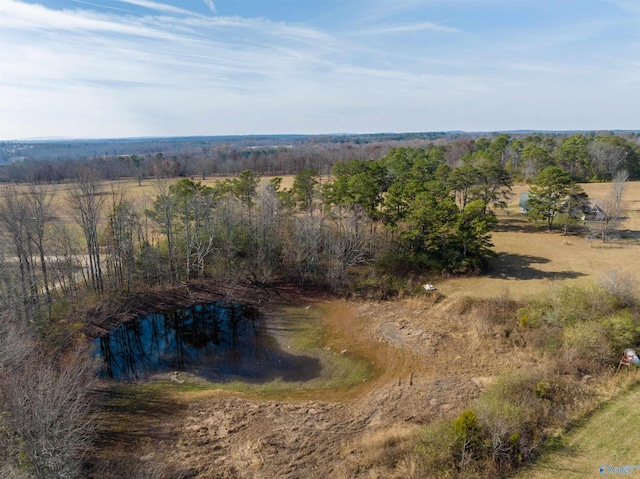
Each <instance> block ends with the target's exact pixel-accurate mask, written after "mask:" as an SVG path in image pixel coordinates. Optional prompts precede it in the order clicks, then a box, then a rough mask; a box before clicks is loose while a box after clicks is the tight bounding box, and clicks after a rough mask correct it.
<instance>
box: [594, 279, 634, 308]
mask: <svg viewBox="0 0 640 479" xmlns="http://www.w3.org/2000/svg"><path fill="white" fill-rule="evenodd" d="M598 284H599V285H600V287H601V288H602V289H603V290H604V291H606V292H607V294H609V295H610V296H611V297H612V298H613V299H614V300H615V302H616V303H617V305H618V306H619V307H622V308H625V307H629V306H633V305H634V304H635V303H636V298H635V295H636V293H637V283H636V280H635V278H634V277H633V275H631V274H629V273H621V272H619V271H615V270H612V271H608V272H606V273H605V274H603V275H602V276H601V277H600V279H599V281H598Z"/></svg>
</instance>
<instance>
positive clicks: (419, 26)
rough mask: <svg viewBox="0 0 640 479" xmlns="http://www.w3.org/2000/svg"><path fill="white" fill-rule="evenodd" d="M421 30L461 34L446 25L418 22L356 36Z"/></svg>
mask: <svg viewBox="0 0 640 479" xmlns="http://www.w3.org/2000/svg"><path fill="white" fill-rule="evenodd" d="M421 30H431V31H434V32H444V33H462V30H460V29H459V28H455V27H449V26H447V25H439V24H437V23H432V22H420V23H413V24H409V25H397V26H385V27H380V28H370V29H365V30H360V31H358V32H356V34H357V35H383V34H387V33H407V32H418V31H421Z"/></svg>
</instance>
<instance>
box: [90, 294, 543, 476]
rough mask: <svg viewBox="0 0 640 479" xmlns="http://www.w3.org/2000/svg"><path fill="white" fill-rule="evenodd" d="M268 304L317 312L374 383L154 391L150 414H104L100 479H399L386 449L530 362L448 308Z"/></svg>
mask: <svg viewBox="0 0 640 479" xmlns="http://www.w3.org/2000/svg"><path fill="white" fill-rule="evenodd" d="M279 301H280V302H284V303H287V304H291V302H293V301H295V302H297V303H298V304H299V307H300V308H305V309H307V308H317V309H319V312H320V318H321V321H322V323H323V325H324V326H325V328H326V329H327V334H326V336H325V338H324V341H325V345H324V347H325V348H327V350H328V351H331V352H332V353H333V354H354V355H358V356H359V357H363V358H366V359H368V360H369V361H371V362H372V363H373V364H374V366H375V368H376V370H377V371H378V375H377V377H376V378H374V379H371V380H367V381H363V382H362V383H360V384H358V385H357V386H354V387H349V388H338V389H311V390H309V389H305V388H300V389H299V390H298V389H297V388H295V387H293V388H291V390H290V391H288V392H286V393H281V392H280V393H277V394H275V395H271V396H270V395H256V394H240V393H234V392H227V391H216V390H210V389H208V390H207V389H205V390H190V389H188V388H187V389H186V390H184V389H181V387H180V386H179V385H175V384H171V383H170V384H169V385H167V387H166V390H164V391H162V390H160V391H159V390H158V389H154V391H155V393H154V395H155V397H157V398H160V399H158V400H157V401H156V402H152V404H151V405H150V406H149V405H145V400H141V402H140V405H139V407H137V408H135V407H134V408H130V407H125V408H124V409H123V411H121V413H122V414H119V415H118V418H119V420H118V421H121V423H119V426H117V427H114V422H113V418H114V417H115V416H108V415H107V417H110V419H109V420H110V421H112V422H111V423H110V424H106V426H105V425H104V424H103V426H102V427H103V429H102V432H103V434H102V437H103V440H104V442H103V446H104V448H103V450H102V451H101V452H100V454H99V456H100V459H99V461H103V462H102V464H103V467H102V470H103V472H104V471H105V470H107V469H108V470H110V471H114V473H115V471H116V470H117V469H118V463H119V464H125V463H127V464H129V465H131V464H137V466H136V467H137V468H138V470H139V471H152V470H155V471H164V474H165V477H173V476H172V475H171V474H174V475H175V476H176V477H177V476H178V475H180V474H181V475H182V477H198V478H256V479H257V478H328V477H331V478H350V477H393V476H390V474H395V477H411V473H412V472H411V471H412V469H413V465H412V464H410V463H406V464H402V463H400V464H397V463H396V464H395V466H394V471H393V472H392V471H391V470H390V469H389V464H394V458H393V457H392V455H393V454H394V450H395V449H394V448H396V447H399V445H401V444H402V443H403V441H404V442H405V443H406V442H407V441H409V440H411V438H412V437H413V436H414V435H415V434H416V433H418V431H419V430H420V428H421V426H422V425H424V424H425V423H427V422H429V421H432V420H434V419H437V418H440V417H447V418H448V417H451V416H453V415H456V414H458V413H459V412H460V411H462V410H463V409H464V408H465V407H466V406H467V405H468V404H469V402H470V401H472V400H473V399H474V398H476V397H477V396H478V395H479V394H480V392H481V391H482V389H483V388H485V387H486V386H487V385H488V384H489V383H491V381H492V380H493V378H494V377H495V375H496V374H497V373H499V372H500V371H502V370H504V369H511V368H514V367H528V366H530V365H531V364H533V361H534V360H533V359H532V358H531V357H529V353H528V351H529V350H528V348H526V347H525V344H524V340H523V339H522V338H519V337H518V336H517V334H516V333H513V332H510V331H504V330H503V329H502V328H501V326H500V325H499V324H495V323H493V322H491V321H487V320H480V319H477V318H475V319H474V317H473V314H471V315H470V314H468V312H465V311H464V307H462V306H461V304H460V300H447V298H441V297H436V296H428V295H426V296H424V297H421V298H415V299H406V300H399V301H394V302H385V303H379V302H357V303H355V302H345V301H343V300H339V299H331V298H327V297H321V296H318V295H311V296H307V295H304V294H302V293H300V292H295V294H293V293H292V292H283V293H282V294H281V295H280V299H279ZM269 310H270V311H271V312H274V311H276V310H277V306H276V305H275V304H273V305H270V306H269ZM328 348H330V349H328ZM345 350H346V351H345ZM183 386H184V385H183ZM186 386H188V384H187V385H186ZM159 387H160V388H162V386H159ZM112 404H117V401H115V402H112ZM116 412H117V411H116ZM134 424H135V427H133V425H134ZM99 461H98V462H99ZM122 467H124V466H122ZM129 467H130V466H129ZM96 477H97V476H96ZM102 477H105V476H102ZM113 477H116V476H113ZM160 477H161V476H160Z"/></svg>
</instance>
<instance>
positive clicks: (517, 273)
mask: <svg viewBox="0 0 640 479" xmlns="http://www.w3.org/2000/svg"><path fill="white" fill-rule="evenodd" d="M549 262H550V260H549V259H548V258H542V257H540V256H530V255H522V254H507V253H502V254H500V256H498V257H497V258H496V259H495V260H494V261H493V264H492V265H491V268H490V269H489V277H491V278H499V279H516V280H528V279H575V278H579V277H581V276H586V274H585V273H580V272H578V271H542V270H540V269H537V268H535V267H534V266H532V265H535V264H547V263H549Z"/></svg>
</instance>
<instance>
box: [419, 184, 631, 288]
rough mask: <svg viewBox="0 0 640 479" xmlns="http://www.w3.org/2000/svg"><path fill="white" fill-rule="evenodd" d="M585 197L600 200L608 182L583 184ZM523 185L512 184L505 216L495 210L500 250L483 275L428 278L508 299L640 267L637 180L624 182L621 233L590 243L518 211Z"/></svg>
mask: <svg viewBox="0 0 640 479" xmlns="http://www.w3.org/2000/svg"><path fill="white" fill-rule="evenodd" d="M582 186H583V188H584V190H585V191H586V192H587V194H588V195H589V197H590V198H593V199H604V198H606V197H607V195H608V194H609V191H610V188H611V184H610V183H595V184H584V185H582ZM527 189H528V187H527V186H522V185H521V186H516V187H514V189H513V191H514V199H513V200H512V203H511V206H510V211H511V214H510V215H506V214H505V213H504V212H498V218H499V224H498V226H497V228H496V231H494V232H493V233H492V239H493V243H494V245H495V248H494V250H495V251H496V252H497V253H498V254H499V256H498V258H497V259H496V260H495V261H494V264H493V267H492V269H491V271H490V272H489V274H488V276H479V277H471V278H452V279H444V280H443V279H441V278H438V277H434V278H428V279H429V282H431V283H433V284H435V285H436V286H437V287H438V290H439V291H440V292H442V294H444V295H446V296H448V297H451V296H472V297H495V296H501V295H505V294H508V295H509V297H511V298H513V299H522V298H525V297H527V296H531V295H534V294H538V293H541V292H543V291H546V290H547V289H548V288H549V287H551V286H552V285H553V284H560V283H561V284H581V285H584V284H589V283H592V282H593V281H594V280H597V278H598V277H599V276H601V275H602V274H604V273H606V272H608V271H610V270H617V271H619V272H629V273H631V274H637V272H638V271H640V182H638V181H636V182H629V183H628V184H627V187H626V190H625V195H624V201H623V204H624V209H625V211H626V213H627V216H626V218H625V220H624V222H623V224H622V229H623V237H622V238H621V239H620V240H618V241H616V242H613V243H602V242H598V241H594V242H590V241H588V240H587V239H585V237H584V236H580V235H567V236H565V235H564V234H563V233H562V231H560V229H557V230H554V231H551V232H547V231H546V227H545V225H543V224H540V222H538V224H537V225H534V224H533V223H532V222H531V221H530V220H529V219H528V218H526V217H523V216H521V215H520V214H519V208H518V201H519V198H520V193H521V192H525V191H527Z"/></svg>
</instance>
